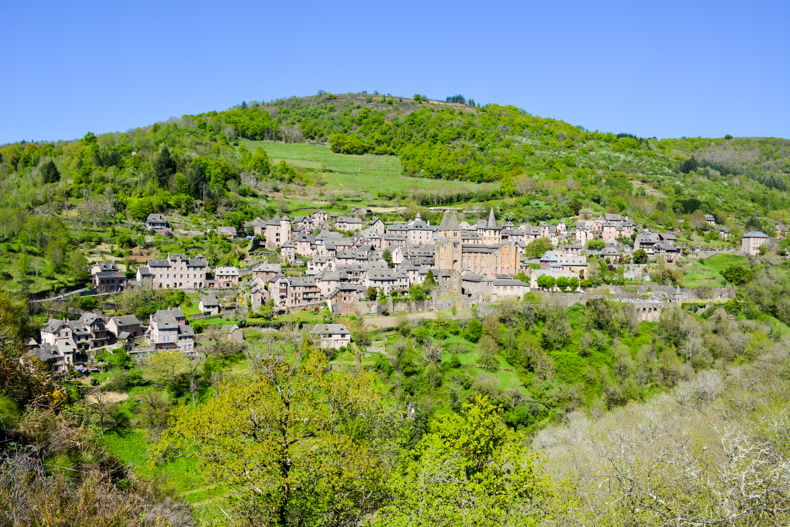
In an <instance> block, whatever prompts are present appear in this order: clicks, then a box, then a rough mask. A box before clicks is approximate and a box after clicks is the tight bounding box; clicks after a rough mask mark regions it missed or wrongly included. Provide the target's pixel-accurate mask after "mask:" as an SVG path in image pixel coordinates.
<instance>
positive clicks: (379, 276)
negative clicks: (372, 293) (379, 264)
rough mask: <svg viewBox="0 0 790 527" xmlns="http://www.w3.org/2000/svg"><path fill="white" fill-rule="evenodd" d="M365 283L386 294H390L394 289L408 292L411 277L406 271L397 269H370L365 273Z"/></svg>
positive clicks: (399, 291) (366, 285)
mask: <svg viewBox="0 0 790 527" xmlns="http://www.w3.org/2000/svg"><path fill="white" fill-rule="evenodd" d="M363 285H364V286H365V287H374V288H376V289H379V290H381V291H383V292H384V294H385V295H389V294H391V293H392V292H393V291H397V292H398V293H408V292H409V277H408V276H407V275H406V273H404V272H401V271H398V270H396V269H368V270H367V272H366V273H365V277H364V282H363Z"/></svg>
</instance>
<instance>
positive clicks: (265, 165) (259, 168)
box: [249, 146, 272, 176]
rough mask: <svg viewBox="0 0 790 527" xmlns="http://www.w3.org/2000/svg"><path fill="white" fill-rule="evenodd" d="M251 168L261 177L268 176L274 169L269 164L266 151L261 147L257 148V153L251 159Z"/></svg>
mask: <svg viewBox="0 0 790 527" xmlns="http://www.w3.org/2000/svg"><path fill="white" fill-rule="evenodd" d="M249 167H250V169H251V170H254V171H255V172H257V173H258V175H260V176H268V175H269V173H270V172H271V170H272V167H271V164H269V156H268V154H266V150H264V149H263V148H261V147H260V146H259V147H258V148H256V149H255V153H254V154H252V158H251V159H250V165H249Z"/></svg>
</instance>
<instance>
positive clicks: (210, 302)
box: [198, 295, 220, 315]
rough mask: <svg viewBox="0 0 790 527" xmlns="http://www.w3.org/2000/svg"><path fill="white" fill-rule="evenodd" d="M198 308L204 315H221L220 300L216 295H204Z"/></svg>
mask: <svg viewBox="0 0 790 527" xmlns="http://www.w3.org/2000/svg"><path fill="white" fill-rule="evenodd" d="M198 309H199V310H200V312H201V313H203V314H204V315H219V311H220V307H219V300H217V297H215V296H214V295H205V296H202V297H200V302H198Z"/></svg>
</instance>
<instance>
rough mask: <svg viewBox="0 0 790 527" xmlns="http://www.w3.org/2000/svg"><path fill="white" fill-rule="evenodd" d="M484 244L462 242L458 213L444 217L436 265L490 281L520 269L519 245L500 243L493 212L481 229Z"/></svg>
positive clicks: (436, 250)
mask: <svg viewBox="0 0 790 527" xmlns="http://www.w3.org/2000/svg"><path fill="white" fill-rule="evenodd" d="M481 230H482V231H483V236H482V237H481V242H478V243H463V240H462V236H461V229H460V226H459V225H458V218H457V217H456V215H455V213H453V214H452V215H448V214H447V213H445V214H444V217H443V218H442V223H441V224H440V225H439V231H438V237H437V239H436V242H435V245H434V251H435V253H434V254H435V255H434V265H435V266H436V268H437V269H439V270H455V271H458V272H459V273H462V272H465V271H471V272H473V273H478V274H483V275H485V276H487V277H488V278H491V279H493V278H496V277H497V275H505V276H514V275H516V274H518V272H519V269H520V264H519V251H518V246H517V245H516V244H514V243H510V242H507V243H498V242H497V240H501V228H500V227H499V226H498V225H497V223H496V219H495V218H494V215H493V210H492V211H491V215H490V216H489V219H488V222H487V223H486V225H485V227H484V228H482V229H481Z"/></svg>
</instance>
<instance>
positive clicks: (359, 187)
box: [241, 140, 485, 196]
mask: <svg viewBox="0 0 790 527" xmlns="http://www.w3.org/2000/svg"><path fill="white" fill-rule="evenodd" d="M241 143H242V144H243V145H245V146H246V147H247V148H249V149H250V150H252V151H255V148H257V147H259V146H261V147H263V149H264V150H266V153H267V154H268V155H269V160H270V161H271V162H272V164H276V163H278V162H279V161H280V160H285V162H286V163H288V164H290V165H293V166H294V167H299V168H304V169H306V170H308V171H313V172H314V173H315V175H316V176H317V178H318V179H320V180H321V182H323V183H324V184H325V185H326V186H327V187H328V188H331V189H334V190H350V191H356V192H367V193H369V194H371V195H373V196H375V195H376V194H378V193H380V192H399V193H400V192H409V193H418V192H420V191H425V192H429V191H441V190H443V191H469V192H477V191H478V190H480V189H482V188H485V185H483V184H480V183H470V182H462V181H445V180H439V179H424V178H415V177H408V176H404V175H402V174H401V167H400V160H399V159H398V157H397V156H375V155H360V156H352V155H341V154H335V153H334V152H332V150H331V149H330V148H329V147H328V146H324V145H316V144H299V143H280V142H277V141H245V140H243V141H241Z"/></svg>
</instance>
